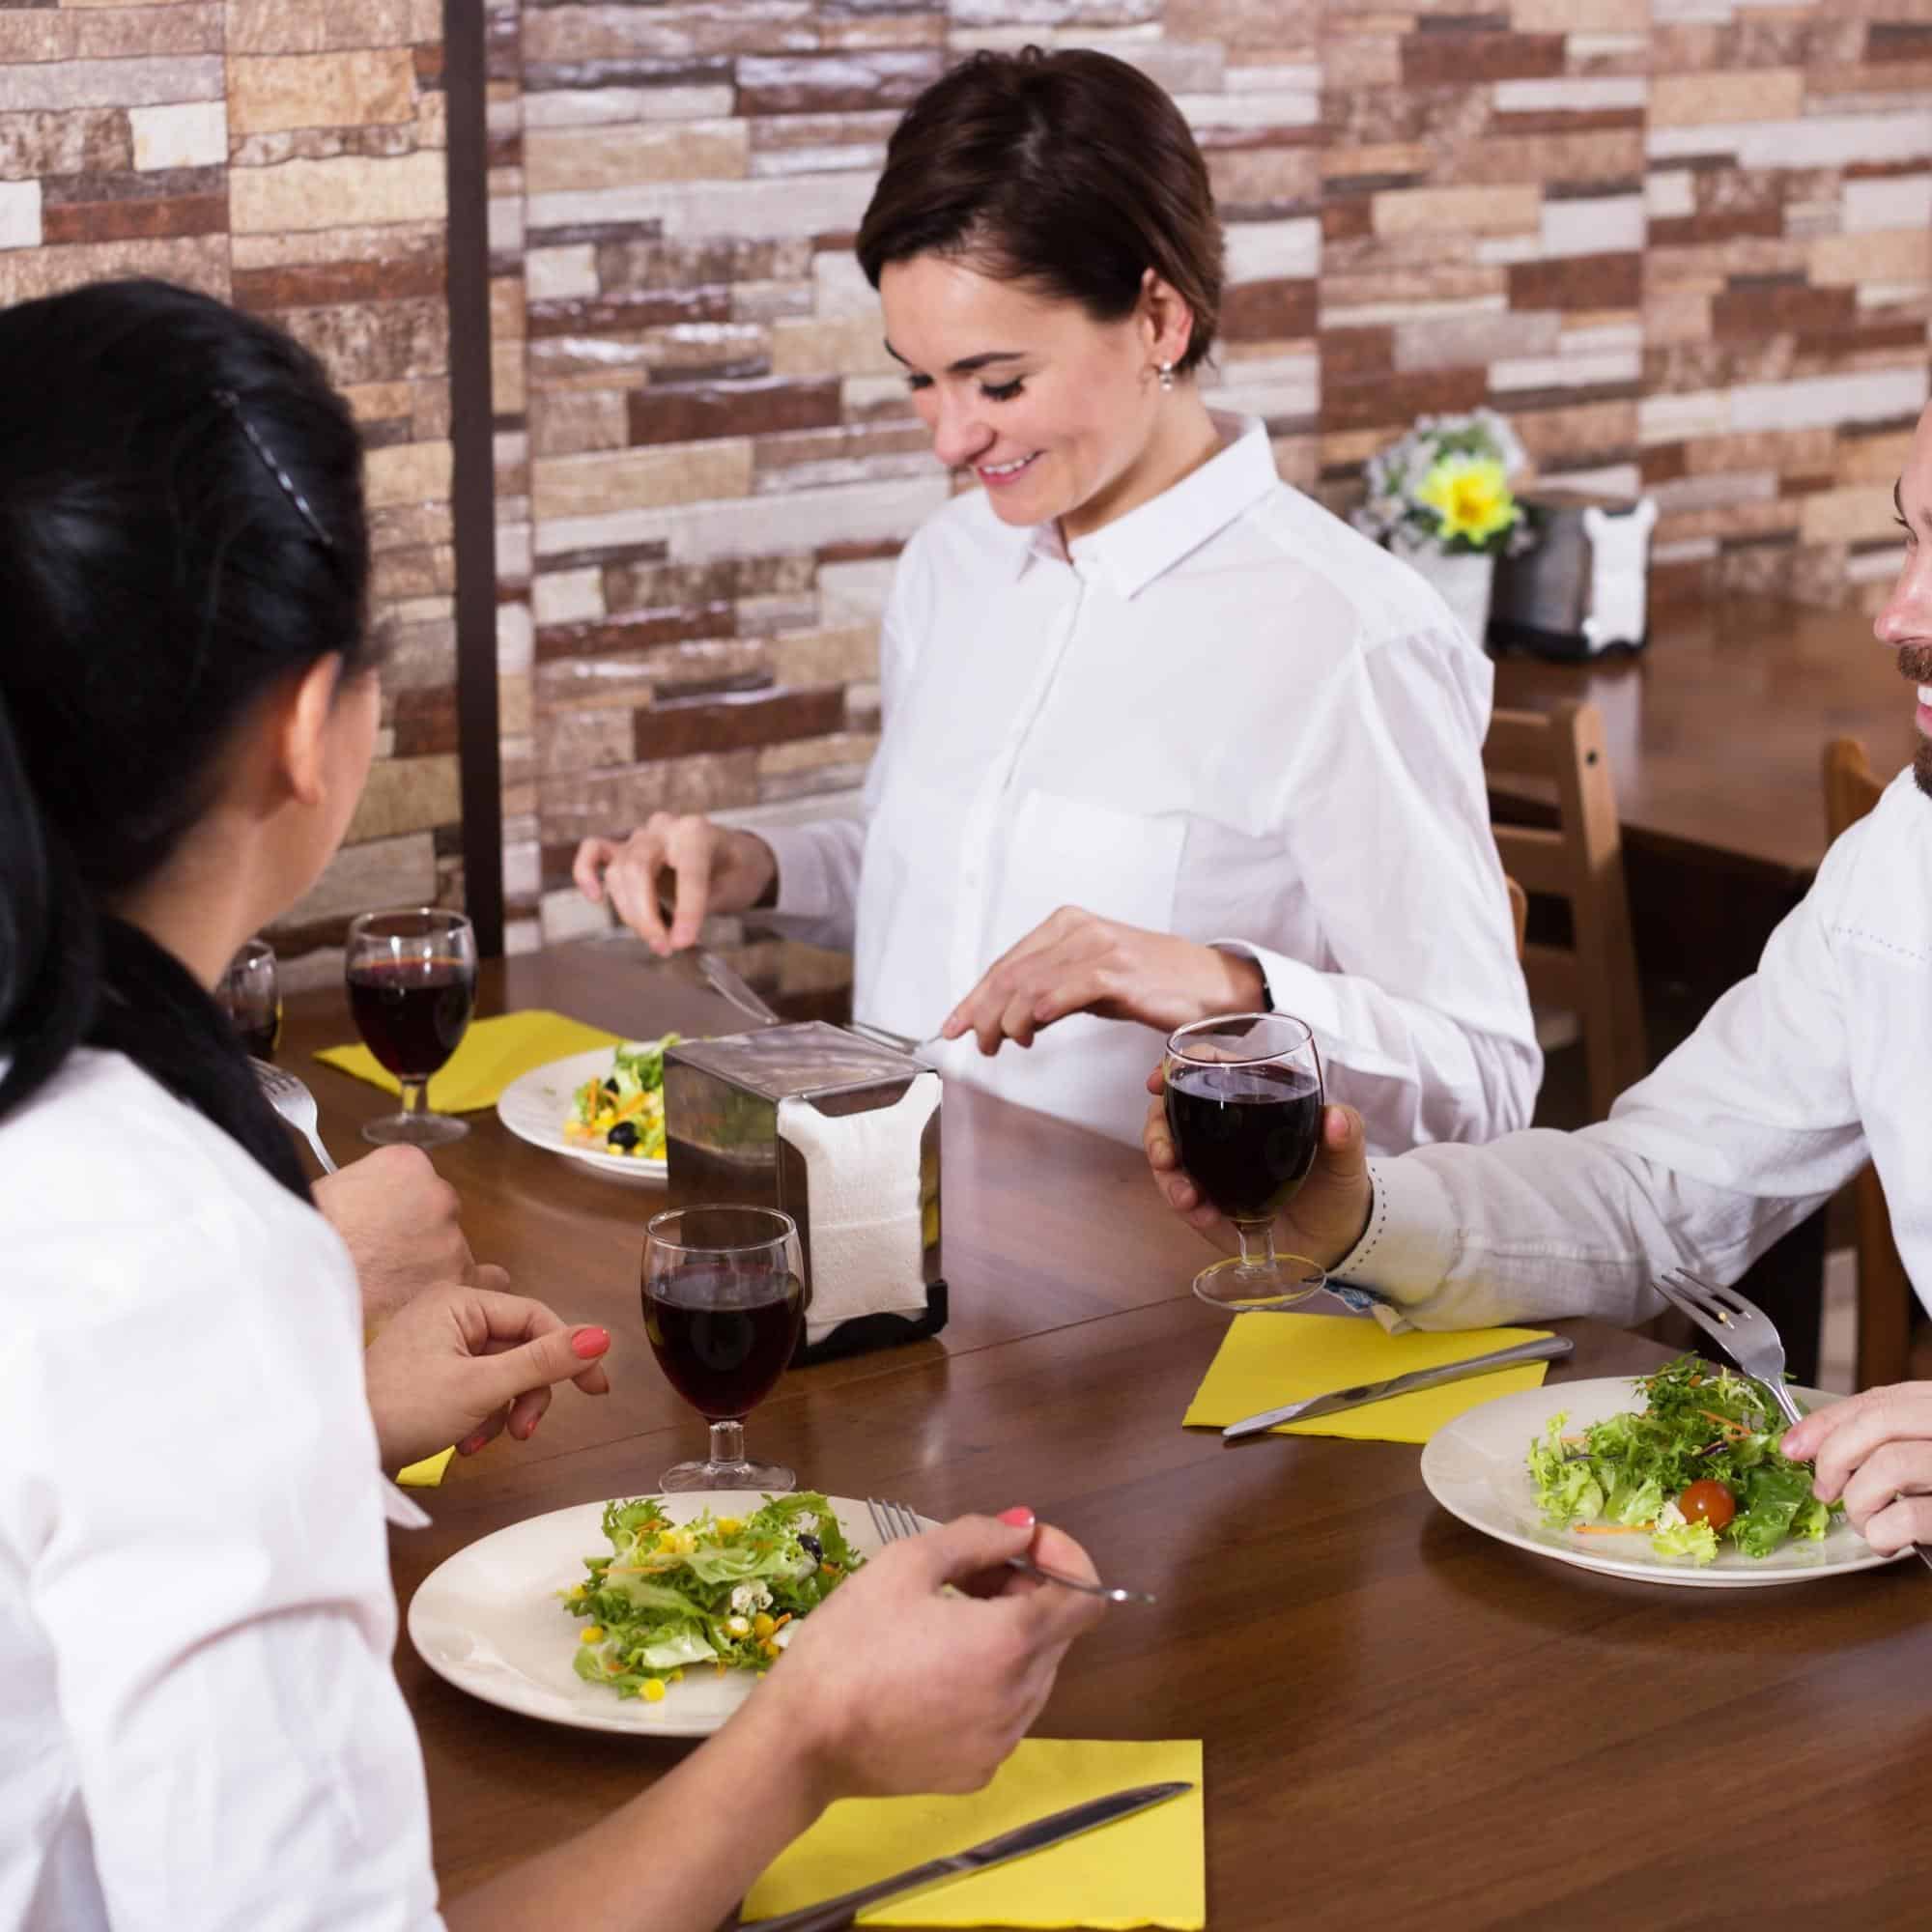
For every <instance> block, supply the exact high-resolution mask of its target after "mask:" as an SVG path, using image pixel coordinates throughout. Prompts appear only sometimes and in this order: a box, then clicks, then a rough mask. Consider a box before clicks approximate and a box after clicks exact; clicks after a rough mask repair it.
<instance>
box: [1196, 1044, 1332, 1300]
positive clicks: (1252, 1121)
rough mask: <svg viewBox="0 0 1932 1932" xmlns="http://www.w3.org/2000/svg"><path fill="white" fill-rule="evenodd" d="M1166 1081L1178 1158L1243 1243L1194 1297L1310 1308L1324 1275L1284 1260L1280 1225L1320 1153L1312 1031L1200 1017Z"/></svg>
mask: <svg viewBox="0 0 1932 1932" xmlns="http://www.w3.org/2000/svg"><path fill="white" fill-rule="evenodd" d="M1163 1074H1164V1077H1165V1080H1166V1086H1167V1124H1168V1130H1169V1132H1170V1133H1172V1135H1173V1136H1174V1151H1175V1153H1176V1155H1177V1156H1178V1157H1179V1161H1180V1165H1181V1166H1182V1167H1183V1168H1184V1169H1185V1170H1186V1171H1187V1176H1188V1179H1191V1180H1192V1181H1193V1182H1194V1184H1195V1185H1196V1186H1197V1187H1198V1188H1200V1190H1201V1192H1202V1194H1203V1196H1204V1197H1205V1198H1206V1199H1207V1200H1208V1202H1209V1203H1211V1204H1212V1205H1213V1206H1214V1207H1216V1208H1219V1209H1220V1210H1221V1212H1222V1213H1223V1214H1225V1215H1226V1216H1227V1217H1228V1219H1229V1220H1230V1221H1231V1222H1233V1223H1234V1226H1235V1232H1236V1235H1238V1236H1240V1242H1241V1252H1240V1253H1239V1254H1238V1255H1236V1256H1234V1257H1232V1258H1231V1259H1229V1260H1227V1261H1224V1262H1216V1263H1214V1264H1212V1265H1211V1266H1209V1267H1205V1268H1203V1269H1202V1270H1201V1272H1200V1273H1199V1274H1198V1275H1196V1276H1195V1277H1194V1293H1196V1294H1198V1295H1199V1296H1200V1297H1201V1299H1202V1300H1203V1301H1207V1302H1211V1303H1212V1304H1213V1305H1214V1306H1215V1307H1217V1308H1223V1309H1227V1310H1229V1311H1230V1312H1240V1311H1243V1310H1255V1309H1275V1308H1288V1307H1291V1306H1293V1304H1294V1303H1295V1302H1298V1301H1305V1300H1306V1299H1307V1298H1308V1297H1309V1296H1310V1295H1311V1294H1313V1293H1316V1292H1317V1291H1318V1290H1320V1289H1321V1288H1322V1287H1323V1286H1324V1285H1325V1284H1326V1281H1327V1276H1326V1275H1325V1274H1324V1273H1323V1272H1322V1270H1321V1268H1320V1267H1319V1266H1317V1265H1316V1264H1315V1263H1313V1262H1311V1261H1309V1260H1307V1259H1306V1258H1305V1257H1303V1256H1300V1255H1278V1254H1276V1252H1275V1247H1274V1217H1275V1216H1276V1215H1277V1214H1278V1213H1280V1212H1281V1210H1282V1209H1283V1208H1286V1207H1287V1206H1288V1204H1289V1203H1290V1202H1291V1201H1292V1200H1293V1198H1294V1196H1295V1193H1296V1191H1297V1190H1298V1189H1299V1188H1300V1186H1301V1184H1302V1182H1303V1181H1305V1180H1306V1179H1308V1176H1309V1172H1310V1170H1311V1169H1312V1168H1313V1167H1314V1165H1315V1158H1316V1155H1317V1154H1318V1153H1319V1152H1320V1151H1321V1116H1322V1103H1323V1095H1322V1091H1321V1058H1320V1056H1319V1055H1318V1054H1317V1052H1316V1050H1315V1036H1314V1034H1313V1033H1312V1032H1311V1031H1310V1030H1309V1028H1308V1027H1307V1026H1305V1025H1304V1024H1303V1023H1302V1022H1301V1021H1300V1020H1297V1019H1293V1018H1291V1017H1290V1016H1289V1015H1288V1014H1287V1013H1230V1014H1226V1015H1224V1016H1222V1017H1218V1018H1215V1019H1207V1020H1197V1021H1196V1022H1195V1023H1194V1024H1193V1025H1192V1026H1184V1027H1181V1028H1180V1029H1179V1031H1178V1032H1176V1033H1175V1034H1173V1035H1171V1036H1170V1037H1169V1038H1168V1042H1167V1059H1166V1063H1165V1065H1164V1067H1163Z"/></svg>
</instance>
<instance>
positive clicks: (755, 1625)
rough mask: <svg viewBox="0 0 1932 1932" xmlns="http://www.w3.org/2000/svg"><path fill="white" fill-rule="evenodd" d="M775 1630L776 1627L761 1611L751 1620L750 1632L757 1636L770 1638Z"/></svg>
mask: <svg viewBox="0 0 1932 1932" xmlns="http://www.w3.org/2000/svg"><path fill="white" fill-rule="evenodd" d="M777 1629H778V1625H777V1624H775V1623H774V1622H773V1621H772V1620H771V1618H770V1617H768V1616H766V1615H765V1613H764V1612H763V1611H762V1610H760V1611H759V1612H758V1614H757V1615H756V1616H754V1617H753V1619H752V1630H753V1634H755V1635H757V1636H770V1635H771V1634H772V1633H773V1632H774V1631H775V1630H777Z"/></svg>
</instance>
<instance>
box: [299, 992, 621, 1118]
mask: <svg viewBox="0 0 1932 1932" xmlns="http://www.w3.org/2000/svg"><path fill="white" fill-rule="evenodd" d="M618 1038H619V1036H618V1035H616V1034H614V1033H606V1032H605V1031H604V1029H603V1028H602V1027H594V1026H586V1025H585V1024H584V1023H583V1022H582V1020H572V1019H566V1018H565V1017H564V1016H563V1015H562V1014H561V1013H548V1012H544V1011H543V1010H541V1009H536V1010H533V1011H530V1012H526V1013H504V1014H502V1015H501V1016H500V1017H498V1018H497V1019H491V1020H472V1021H471V1022H470V1024H469V1032H468V1033H466V1034H465V1035H464V1036H463V1041H462V1044H461V1045H459V1046H458V1047H457V1049H456V1051H455V1052H454V1053H453V1054H451V1055H450V1057H449V1065H447V1066H445V1067H444V1068H443V1069H442V1071H441V1072H440V1073H435V1074H432V1075H431V1076H430V1083H429V1104H430V1105H431V1107H433V1108H434V1109H435V1110H436V1111H437V1112H438V1113H440V1114H473V1113H475V1112H476V1111H477V1110H478V1109H479V1108H482V1107H494V1106H495V1105H496V1104H497V1099H498V1097H499V1096H500V1095H501V1094H502V1092H503V1089H504V1088H505V1087H507V1086H508V1085H509V1084H510V1082H511V1081H512V1080H516V1079H520V1078H521V1077H522V1076H523V1075H524V1074H526V1073H528V1072H529V1071H531V1069H532V1068H534V1067H538V1066H548V1065H550V1063H551V1062H552V1061H553V1060H567V1059H568V1058H569V1057H570V1056H571V1055H572V1054H573V1053H587V1052H588V1051H589V1050H590V1048H592V1047H593V1046H615V1045H616V1044H617V1040H618ZM315 1057H316V1058H317V1059H318V1060H322V1061H327V1064H328V1065H330V1066H339V1067H340V1068H341V1069H342V1070H343V1072H345V1073H353V1074H355V1077H356V1079H358V1080H367V1081H369V1082H370V1083H371V1085H373V1086H377V1087H381V1088H384V1089H385V1090H386V1091H387V1092H389V1093H391V1094H400V1093H401V1092H402V1091H403V1090H402V1089H401V1087H399V1086H398V1085H397V1084H396V1076H395V1075H394V1074H393V1073H391V1072H390V1071H389V1070H388V1069H387V1068H386V1067H385V1066H384V1065H383V1064H382V1063H381V1062H380V1061H379V1060H378V1059H377V1058H376V1056H375V1055H374V1054H373V1053H371V1052H370V1051H369V1049H368V1048H367V1047H366V1046H329V1047H325V1048H323V1049H322V1051H321V1052H319V1053H318V1054H317V1055H316V1056H315Z"/></svg>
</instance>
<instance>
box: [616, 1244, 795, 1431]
mask: <svg viewBox="0 0 1932 1932" xmlns="http://www.w3.org/2000/svg"><path fill="white" fill-rule="evenodd" d="M723 1286H724V1284H723V1283H722V1282H721V1281H720V1279H719V1270H718V1269H716V1268H712V1267H706V1266H704V1265H703V1264H693V1265H691V1266H689V1267H684V1268H679V1269H675V1270H673V1271H672V1272H670V1273H668V1274H662V1275H660V1276H658V1278H657V1279H656V1280H655V1281H650V1282H646V1283H645V1284H644V1332H645V1333H646V1334H647V1335H648V1336H649V1337H650V1342H651V1349H652V1351H653V1352H654V1353H655V1354H656V1356H657V1358H658V1366H659V1367H660V1368H661V1369H663V1370H664V1372H665V1379H666V1380H667V1381H668V1382H669V1383H670V1385H671V1387H672V1388H674V1389H675V1390H676V1391H677V1392H678V1394H679V1395H681V1396H682V1397H683V1398H684V1399H685V1401H686V1402H688V1403H689V1404H690V1405H691V1406H692V1407H693V1408H695V1409H696V1411H697V1412H698V1414H699V1415H701V1416H703V1418H704V1419H705V1421H707V1422H721V1421H732V1420H737V1421H742V1420H743V1419H744V1418H745V1417H746V1416H748V1415H749V1414H751V1412H752V1410H753V1409H754V1408H756V1407H757V1406H758V1405H759V1403H761V1402H763V1401H764V1399H765V1398H766V1397H767V1396H768V1395H770V1394H771V1392H772V1390H773V1388H774V1387H775V1386H776V1385H777V1382H778V1378H780V1377H781V1375H783V1373H784V1369H785V1364H786V1363H787V1362H789V1361H790V1360H791V1351H792V1350H793V1349H794V1348H795V1347H796V1346H797V1343H798V1329H799V1323H800V1322H801V1321H803V1320H804V1317H805V1284H804V1283H803V1282H802V1281H800V1280H799V1278H798V1277H797V1276H796V1275H795V1274H792V1273H791V1272H789V1270H785V1271H782V1272H781V1271H778V1270H774V1271H773V1272H772V1273H771V1274H769V1275H768V1276H767V1277H766V1282H765V1286H766V1287H768V1288H769V1290H770V1297H769V1299H761V1300H747V1299H745V1298H743V1294H744V1292H745V1291H747V1290H749V1284H747V1283H745V1282H744V1281H743V1280H742V1278H741V1280H740V1282H739V1284H738V1286H739V1288H740V1290H741V1293H739V1294H737V1295H734V1296H733V1297H732V1298H731V1299H730V1300H729V1302H728V1303H726V1304H725V1305H720V1291H721V1288H722V1287H723Z"/></svg>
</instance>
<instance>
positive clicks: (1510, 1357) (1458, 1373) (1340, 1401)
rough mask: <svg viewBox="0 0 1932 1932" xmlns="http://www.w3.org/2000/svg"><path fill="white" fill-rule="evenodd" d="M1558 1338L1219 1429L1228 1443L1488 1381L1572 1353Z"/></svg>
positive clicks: (1334, 1393) (1268, 1411)
mask: <svg viewBox="0 0 1932 1932" xmlns="http://www.w3.org/2000/svg"><path fill="white" fill-rule="evenodd" d="M1576 1346H1577V1345H1576V1344H1575V1343H1574V1342H1572V1341H1571V1340H1570V1339H1569V1338H1568V1337H1567V1336H1564V1335H1547V1336H1545V1337H1544V1339H1543V1340H1542V1341H1540V1342H1519V1343H1518V1344H1517V1345H1516V1347H1515V1348H1513V1349H1497V1350H1493V1351H1492V1353H1490V1354H1487V1355H1471V1356H1470V1357H1469V1359H1468V1360H1467V1361H1464V1362H1444V1363H1443V1364H1442V1365H1441V1366H1440V1367H1439V1368H1434V1369H1411V1370H1409V1372H1408V1373H1407V1374H1406V1376H1391V1377H1390V1378H1388V1379H1387V1380H1386V1381H1380V1382H1363V1383H1362V1384H1361V1386H1360V1387H1358V1388H1346V1389H1331V1390H1330V1391H1329V1392H1328V1393H1327V1394H1326V1395H1311V1396H1308V1397H1306V1398H1304V1399H1303V1400H1302V1401H1300V1402H1291V1403H1285V1404H1284V1405H1283V1406H1281V1407H1280V1408H1264V1409H1263V1410H1262V1412H1261V1413H1260V1414H1259V1415H1251V1416H1249V1417H1248V1418H1247V1419H1246V1420H1245V1421H1243V1422H1231V1423H1229V1425H1228V1426H1227V1428H1225V1429H1224V1430H1222V1432H1221V1435H1222V1436H1223V1438H1224V1439H1225V1440H1227V1441H1229V1442H1234V1441H1236V1440H1238V1439H1239V1438H1240V1437H1241V1436H1243V1435H1260V1434H1261V1433H1262V1431H1263V1430H1264V1429H1273V1428H1275V1427H1276V1426H1277V1425H1278V1424H1281V1423H1284V1422H1306V1421H1308V1420H1310V1419H1311V1418H1312V1417H1314V1416H1318V1415H1339V1414H1340V1413H1341V1412H1342V1410H1343V1409H1345V1408H1361V1407H1363V1406H1365V1405H1367V1404H1369V1403H1372V1402H1386V1401H1387V1400H1388V1398H1389V1397H1390V1396H1392V1395H1407V1394H1408V1393H1409V1392H1410V1391H1411V1390H1413V1389H1426V1388H1435V1387H1436V1386H1438V1385H1439V1384H1440V1383H1442V1382H1460V1381H1461V1380H1463V1378H1464V1377H1465V1376H1491V1375H1494V1374H1495V1372H1496V1371H1497V1370H1498V1369H1515V1368H1520V1367H1521V1366H1522V1364H1523V1363H1524V1362H1559V1361H1561V1360H1562V1359H1563V1357H1564V1356H1565V1355H1567V1354H1569V1353H1571V1351H1572V1350H1574V1349H1575V1348H1576Z"/></svg>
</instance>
